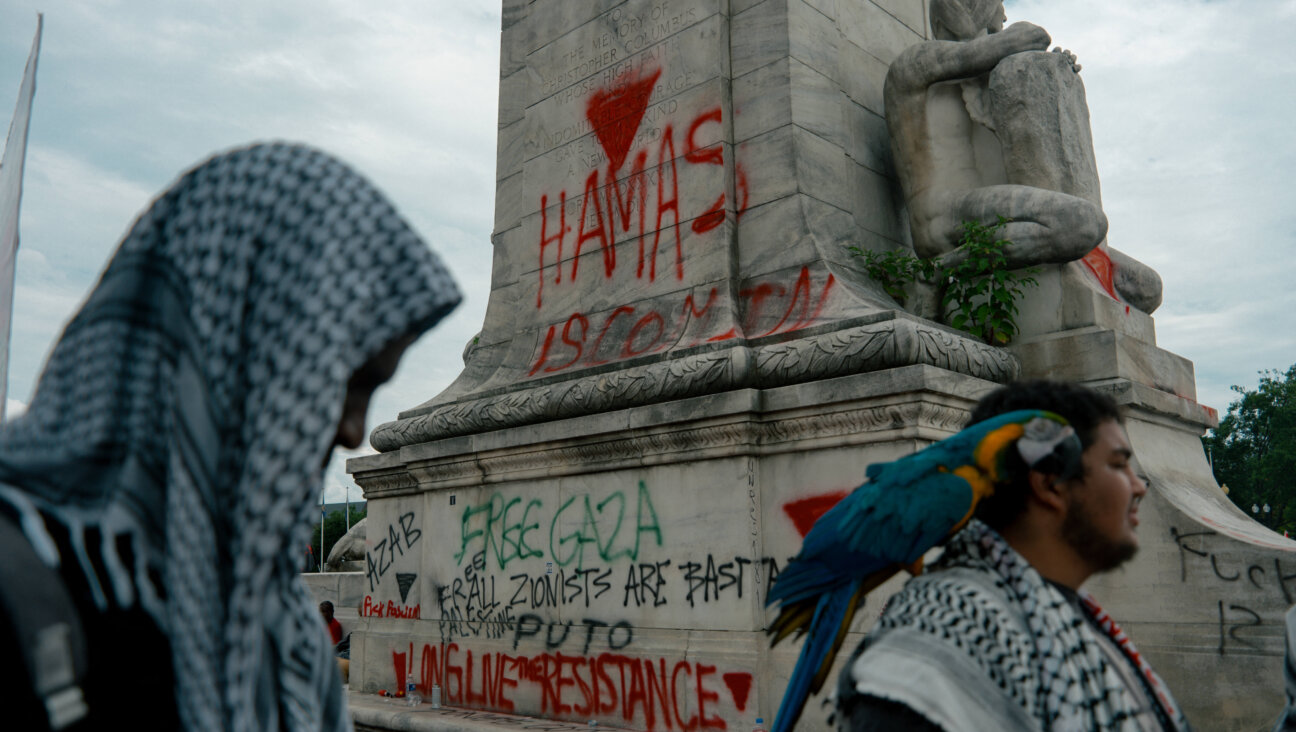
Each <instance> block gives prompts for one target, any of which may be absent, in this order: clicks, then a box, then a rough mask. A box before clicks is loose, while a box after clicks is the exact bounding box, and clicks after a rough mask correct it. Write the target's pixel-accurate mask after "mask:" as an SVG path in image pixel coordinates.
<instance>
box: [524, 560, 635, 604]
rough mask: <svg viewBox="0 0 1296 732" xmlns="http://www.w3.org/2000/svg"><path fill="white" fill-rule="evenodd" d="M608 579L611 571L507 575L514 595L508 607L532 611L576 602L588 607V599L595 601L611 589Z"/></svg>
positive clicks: (605, 569)
mask: <svg viewBox="0 0 1296 732" xmlns="http://www.w3.org/2000/svg"><path fill="white" fill-rule="evenodd" d="M610 576H612V570H611V569H610V568H592V569H570V570H569V569H560V570H558V573H557V574H547V573H546V574H539V575H535V576H532V575H529V574H526V573H525V572H524V573H521V574H514V575H510V576H509V582H512V583H513V594H512V595H511V596H510V597H509V601H508V604H509V607H514V606H517V605H522V606H523V607H526V608H528V609H531V610H536V609H539V608H542V607H559V606H562V605H573V604H578V603H580V604H583V605H584V606H585V607H589V606H590V600H592V599H593V600H597V599H598V598H600V597H602V596H603V593H605V592H607V591H608V590H611V589H612V583H611V582H609V581H608V577H610ZM591 585H592V586H591Z"/></svg>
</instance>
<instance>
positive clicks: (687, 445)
mask: <svg viewBox="0 0 1296 732" xmlns="http://www.w3.org/2000/svg"><path fill="white" fill-rule="evenodd" d="M967 417H968V411H967V408H966V407H962V406H958V405H953V404H949V403H945V402H944V401H931V400H927V399H921V398H920V399H918V400H913V401H904V402H898V403H884V404H878V403H871V404H863V405H860V404H856V405H850V406H847V407H846V408H843V409H839V410H837V411H833V412H827V413H822V412H818V413H814V414H804V413H801V411H800V410H796V411H795V413H793V412H790V411H789V412H784V413H782V414H773V415H769V414H759V413H754V412H751V411H742V412H737V413H732V414H728V415H717V416H716V417H715V418H708V419H706V420H705V424H700V423H699V422H698V421H697V420H693V421H690V422H687V423H677V424H674V425H669V426H654V427H644V428H640V429H638V430H634V431H632V433H631V434H629V435H626V436H619V437H613V438H609V437H608V436H605V435H591V436H589V437H584V438H577V439H575V440H572V439H562V440H549V441H539V442H532V441H529V440H526V438H525V437H522V436H521V435H519V444H516V445H514V446H510V447H504V448H500V449H495V450H490V451H485V452H457V453H455V454H450V455H445V456H442V457H438V458H433V459H430V460H420V461H414V462H412V463H411V464H410V465H409V466H408V468H407V469H408V471H409V472H404V471H402V472H400V473H392V472H390V469H384V470H383V471H381V472H377V473H376V474H369V473H365V472H359V473H357V474H356V480H357V482H359V483H360V484H361V485H362V486H363V487H364V489H365V496H366V497H368V498H374V497H378V496H380V495H388V496H390V495H399V494H406V493H415V492H417V491H419V490H420V489H421V487H427V486H435V487H454V486H457V485H470V484H471V485H480V484H482V483H489V482H498V481H505V480H517V479H524V478H526V477H528V476H530V475H536V476H547V477H552V476H554V475H575V474H581V473H585V472H589V471H591V470H609V469H619V468H623V467H630V466H635V465H642V464H644V463H657V464H659V463H674V462H689V461H695V460H697V459H698V458H699V457H703V458H705V457H712V456H714V457H732V456H735V455H759V454H762V453H767V452H782V451H785V450H788V449H796V448H797V446H798V445H800V444H803V443H805V442H809V441H817V440H825V439H828V440H833V441H840V442H841V443H842V444H864V443H869V442H880V441H886V440H893V439H895V437H896V433H897V432H899V431H908V432H910V433H914V434H923V433H926V434H929V435H932V436H933V437H936V436H940V435H947V434H951V433H953V432H956V431H958V430H959V429H961V428H962V427H963V426H964V424H965V423H966V421H967ZM617 434H619V435H625V433H624V432H619V433H617Z"/></svg>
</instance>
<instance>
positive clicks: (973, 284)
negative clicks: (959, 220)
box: [941, 216, 1039, 345]
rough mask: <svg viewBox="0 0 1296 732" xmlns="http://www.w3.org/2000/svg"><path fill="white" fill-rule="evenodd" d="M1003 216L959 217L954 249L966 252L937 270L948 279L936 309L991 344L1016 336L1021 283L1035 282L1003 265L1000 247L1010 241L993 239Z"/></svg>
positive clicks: (1006, 264)
mask: <svg viewBox="0 0 1296 732" xmlns="http://www.w3.org/2000/svg"><path fill="white" fill-rule="evenodd" d="M1008 221H1009V219H1006V218H1004V217H1003V216H1000V217H999V220H998V221H996V222H995V223H993V224H990V225H989V226H986V225H985V224H982V223H979V222H976V221H964V222H963V239H962V241H961V242H960V243H959V248H960V249H962V250H963V251H964V252H965V253H966V257H965V258H964V259H963V261H961V262H959V263H957V264H955V265H954V266H953V267H949V268H942V269H941V275H942V276H943V277H947V278H948V279H947V280H946V282H947V284H946V286H945V294H944V295H943V296H942V297H941V311H942V312H944V313H947V317H948V319H949V320H948V322H949V324H950V325H952V326H953V327H955V328H958V329H959V330H962V331H966V332H968V333H971V334H972V335H974V336H977V337H978V338H980V339H981V340H983V341H985V342H986V343H991V344H994V345H1004V344H1006V343H1008V342H1009V341H1011V340H1012V337H1013V336H1014V335H1017V333H1018V328H1017V312H1018V311H1017V300H1018V298H1020V297H1021V296H1022V293H1023V289H1022V288H1023V286H1024V285H1032V286H1033V285H1038V284H1039V282H1037V281H1036V280H1035V278H1034V277H1031V276H1030V275H1031V274H1033V272H1028V273H1027V274H1026V275H1025V276H1020V275H1017V274H1016V273H1014V272H1011V271H1009V270H1008V258H1007V256H1005V255H1004V248H1005V247H1007V246H1008V245H1009V244H1011V243H1012V242H1010V241H1007V240H1005V239H999V238H998V235H999V231H1000V229H1002V228H1003V227H1004V226H1005V225H1006V224H1007V223H1008Z"/></svg>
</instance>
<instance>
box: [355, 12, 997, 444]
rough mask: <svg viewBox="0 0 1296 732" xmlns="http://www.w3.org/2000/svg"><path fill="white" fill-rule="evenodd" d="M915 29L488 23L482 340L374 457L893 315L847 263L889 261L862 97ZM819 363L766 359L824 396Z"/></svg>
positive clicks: (576, 18) (724, 17) (692, 15)
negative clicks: (549, 396)
mask: <svg viewBox="0 0 1296 732" xmlns="http://www.w3.org/2000/svg"><path fill="white" fill-rule="evenodd" d="M924 17H925V10H924V8H923V7H922V3H921V2H920V0H886V1H885V2H875V1H874V0H850V1H849V2H847V1H845V0H843V1H841V2H838V1H837V0H814V1H810V0H759V1H757V2H728V1H725V2H722V1H721V0H616V1H614V0H600V1H599V2H589V3H585V2H582V3H569V2H563V1H562V0H536V2H529V3H514V4H510V5H509V6H508V7H507V8H506V12H505V13H504V22H503V28H502V36H501V53H500V108H499V138H498V145H497V172H496V175H497V192H496V210H495V213H496V215H495V232H494V234H493V236H492V237H491V242H492V245H493V249H494V265H493V273H492V283H491V293H490V301H489V304H488V306H487V316H486V320H485V322H484V323H483V325H482V330H481V332H480V333H479V334H478V335H477V336H476V337H475V338H474V340H473V342H472V343H471V344H470V345H469V347H468V348H466V350H465V366H464V370H463V372H462V374H461V375H460V377H459V379H457V380H456V382H455V383H454V384H453V385H452V386H451V387H450V388H449V389H447V390H446V391H445V392H443V393H442V394H438V395H436V396H433V397H432V398H431V399H429V400H428V401H427V402H425V403H423V404H421V405H417V406H414V407H412V408H411V409H409V410H407V411H406V412H404V413H402V414H401V416H400V419H399V420H398V422H396V423H393V424H390V425H385V426H383V427H381V428H380V429H379V433H378V434H379V437H378V438H377V439H376V440H375V442H374V444H375V445H378V446H380V449H383V450H389V449H393V447H394V446H398V445H400V444H405V443H404V442H403V441H404V440H406V439H407V438H410V439H412V438H417V439H435V438H437V437H444V436H448V434H449V433H438V432H436V429H437V428H436V427H435V426H432V427H429V425H428V420H427V419H423V420H422V426H421V427H420V428H419V429H414V428H413V425H412V424H411V423H410V421H411V420H416V419H420V418H422V417H426V415H428V414H429V413H431V412H436V411H438V410H440V412H441V413H442V414H443V416H444V417H446V419H444V420H441V421H442V422H462V421H463V420H462V419H461V418H462V417H464V416H465V415H466V416H468V417H470V419H469V421H470V422H472V423H474V424H479V425H487V424H490V425H505V424H509V421H508V415H510V414H514V413H516V414H518V415H519V419H518V421H517V422H515V423H523V422H534V421H537V420H538V419H541V418H552V417H556V416H567V415H569V414H572V413H573V411H572V410H573V409H577V408H579V409H587V410H597V409H604V408H610V407H614V406H617V405H618V402H616V401H615V400H600V399H593V398H586V397H581V398H579V399H576V400H569V401H568V403H567V407H565V408H563V409H559V410H556V411H555V410H549V411H544V410H541V411H539V412H537V411H536V410H527V409H521V410H513V409H509V408H504V407H502V406H501V402H500V398H501V397H502V396H504V395H508V394H514V395H516V398H515V399H513V400H512V401H510V402H508V403H509V404H514V403H523V402H526V403H534V402H536V401H537V399H538V398H539V396H540V394H539V392H541V391H544V390H546V389H549V390H550V391H552V388H553V387H552V385H553V384H555V383H556V382H561V381H569V382H572V383H571V384H570V385H569V386H568V387H564V388H563V389H564V392H565V393H567V392H578V393H582V394H584V393H588V392H589V390H590V389H591V388H592V387H593V385H595V384H598V383H602V381H601V380H604V379H607V378H615V379H616V380H617V381H618V382H620V381H624V380H625V379H627V378H629V379H631V380H635V381H638V382H640V383H649V382H644V379H643V377H642V376H641V374H643V373H644V372H645V371H652V370H653V369H657V370H665V371H666V372H669V374H670V376H669V378H668V381H669V382H670V388H664V386H665V385H666V383H667V382H663V381H660V380H657V381H652V380H651V379H650V380H649V381H650V382H651V383H654V384H659V385H662V387H663V388H657V390H656V391H655V392H654V391H651V390H644V389H638V390H637V391H636V396H635V401H634V403H647V402H652V401H654V400H656V401H662V400H669V399H673V398H679V397H681V396H689V395H693V394H698V393H703V392H705V391H706V390H708V389H713V388H733V387H735V386H742V385H748V384H752V383H754V382H752V381H751V378H750V376H749V372H750V369H747V368H746V367H745V366H744V365H743V363H746V362H754V361H757V360H759V359H760V358H762V356H760V355H759V354H757V353H756V352H754V351H753V350H752V349H753V348H754V347H755V343H756V341H758V340H759V339H762V338H768V337H771V336H774V335H778V336H779V337H780V338H782V339H785V340H786V339H789V338H794V337H800V338H801V340H804V341H805V343H804V344H803V345H804V347H805V348H809V349H811V350H815V349H822V348H824V347H830V346H831V343H830V342H829V341H825V340H823V339H822V338H821V336H822V335H823V334H824V333H825V332H827V331H831V330H839V331H842V332H843V333H846V332H848V331H850V330H851V329H852V328H855V327H856V326H857V325H858V322H857V321H858V319H859V318H861V317H870V316H876V317H889V316H888V315H887V313H889V312H891V311H893V310H894V309H895V303H894V302H892V301H891V300H890V298H888V297H887V296H886V295H885V294H884V293H883V292H882V291H881V289H880V288H879V287H878V286H877V285H876V284H875V283H873V282H871V281H870V280H869V279H868V278H867V277H866V276H865V275H864V274H863V271H862V268H861V265H860V263H859V261H858V260H857V259H856V258H854V257H852V256H851V255H850V254H849V253H848V252H847V250H846V248H847V247H849V246H858V247H861V248H865V249H880V250H886V249H895V248H897V247H902V246H905V239H906V230H905V226H906V225H905V223H904V216H903V215H902V212H901V205H902V204H901V198H900V196H899V193H898V191H899V185H898V183H897V181H896V179H895V172H894V170H893V162H892V158H891V154H890V151H889V143H888V132H887V130H886V126H885V124H884V122H883V117H882V115H883V111H884V110H883V108H882V85H883V79H884V78H885V74H886V64H887V63H888V62H889V61H890V60H891V59H893V58H894V57H895V56H896V54H898V53H899V52H900V50H902V49H903V48H904V47H906V46H908V45H910V44H912V43H915V42H917V41H920V40H922V39H923V38H924V37H925V35H924V34H925V31H924V30H923V28H925V26H924V25H923V22H924V21H923V18H924ZM941 338H946V339H952V340H953V341H958V340H959V339H960V338H962V336H959V335H955V334H943V335H942V336H941ZM816 339H817V340H816ZM836 342H839V343H840V344H841V345H842V346H843V347H845V348H848V349H849V348H851V347H852V343H853V342H854V341H853V339H852V338H850V337H843V338H841V339H838V341H836ZM718 350H724V351H726V352H727V353H729V354H731V355H735V356H736V357H738V359H739V361H740V362H742V363H740V364H739V365H738V366H737V367H736V370H734V373H735V374H737V375H736V376H735V377H734V378H730V379H729V380H728V381H726V382H725V383H724V384H721V383H719V382H716V381H714V380H713V379H712V376H711V371H710V370H709V369H706V368H698V367H697V365H696V362H698V361H701V362H707V363H709V362H710V360H711V359H710V357H709V355H708V354H712V353H715V352H716V351H718ZM957 350H960V351H966V352H973V351H978V346H977V344H976V343H974V342H972V341H969V342H968V343H967V344H960V345H958V346H957ZM844 358H845V357H844ZM985 358H988V359H989V360H990V361H995V362H998V361H1002V360H1003V357H1002V356H985V357H984V358H982V357H978V358H974V359H973V361H972V362H968V363H969V365H968V367H967V369H966V371H967V373H969V374H970V375H977V376H989V377H990V378H998V377H996V376H993V375H992V374H991V373H990V371H987V370H986V368H984V367H983V365H981V364H980V363H979V362H980V361H981V360H985ZM829 360H830V361H831V360H832V359H829ZM840 360H842V359H837V361H840ZM1008 360H1009V361H1010V360H1011V358H1009V359H1008ZM920 361H921V362H924V363H926V362H929V361H928V360H923V359H920ZM663 362H675V363H677V364H678V366H677V367H670V366H662V364H663ZM823 362H824V361H823V359H812V360H806V361H804V362H803V363H804V364H806V365H805V366H801V365H799V364H800V363H802V362H794V361H790V360H787V359H782V363H783V364H784V366H783V368H782V369H781V371H780V372H779V373H780V374H781V375H780V379H781V380H780V381H779V382H778V383H795V382H797V381H809V380H813V379H817V378H825V377H826V376H828V375H829V374H827V372H821V371H816V370H814V368H812V367H811V366H812V365H813V364H815V363H823ZM916 362H919V361H915V363H916ZM964 363H965V362H964V360H962V359H956V360H955V361H954V362H951V363H950V364H948V367H949V368H954V369H956V370H958V369H961V368H963V366H962V365H961V364H964ZM860 365H861V366H864V367H869V366H865V365H864V364H863V363H861V364H860ZM887 365H889V364H887ZM871 367H873V368H878V367H883V365H882V364H876V365H873V366H871ZM1014 368H1015V367H1013V366H1011V364H1008V365H1007V366H1006V367H1005V368H1000V366H999V365H995V366H994V367H993V368H992V369H991V370H992V371H993V370H996V369H997V370H998V373H999V374H1000V376H1003V375H1007V374H1010V373H1013V372H1014ZM618 370H619V371H624V372H626V373H627V374H628V376H624V377H622V376H617V377H610V376H608V374H609V373H610V372H613V371H618ZM679 382H692V383H691V384H688V383H679ZM773 383H774V382H767V384H769V385H772V384H773ZM600 388H601V387H600Z"/></svg>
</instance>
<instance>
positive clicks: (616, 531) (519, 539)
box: [454, 481, 662, 569]
mask: <svg viewBox="0 0 1296 732" xmlns="http://www.w3.org/2000/svg"><path fill="white" fill-rule="evenodd" d="M521 504H522V498H518V497H515V498H512V499H510V500H508V501H505V499H504V496H503V495H501V494H499V493H495V494H494V495H492V496H491V497H490V499H489V500H487V501H486V502H485V503H482V504H480V505H476V506H468V507H466V508H464V512H463V517H462V519H461V522H460V531H459V551H458V552H457V553H455V555H454V559H455V562H456V563H458V564H462V563H463V561H464V558H465V557H468V556H470V555H472V554H476V553H478V552H483V553H484V554H485V555H486V557H487V559H488V560H489V561H493V563H494V564H495V565H496V566H498V567H499V568H500V569H504V568H505V567H507V566H508V564H509V563H510V562H512V561H514V560H516V559H531V558H539V557H543V556H544V552H543V551H541V550H540V549H537V548H535V547H533V546H531V545H530V544H528V543H527V535H528V534H529V533H530V532H533V531H538V530H539V529H540V521H538V520H532V517H531V512H532V510H539V511H543V510H544V504H543V503H542V502H541V501H540V499H538V498H532V499H531V500H529V501H527V502H526V505H525V506H521ZM628 507H629V500H628V499H627V497H626V493H625V491H617V492H615V493H612V494H611V495H609V496H608V497H606V498H604V499H603V500H602V501H599V502H598V503H594V502H593V501H592V500H591V498H590V496H589V495H588V494H587V495H584V496H572V497H571V498H568V499H567V500H566V501H564V502H563V503H562V505H561V506H559V507H558V511H557V512H556V513H555V514H554V515H553V518H552V520H551V521H550V523H549V555H550V558H551V559H552V560H553V561H554V562H555V563H556V564H558V566H560V567H566V566H568V565H570V564H572V563H573V562H575V564H576V566H577V567H578V568H579V567H583V566H584V562H585V547H586V546H588V545H592V548H593V550H594V551H595V552H596V553H597V554H598V557H599V559H601V560H603V561H605V562H607V561H612V560H615V559H621V558H625V559H628V560H629V561H632V562H633V561H637V560H638V559H639V550H640V547H641V542H642V540H643V535H644V534H649V535H651V537H652V538H653V539H654V540H655V541H656V543H657V546H662V530H661V521H660V520H659V519H658V517H657V509H656V508H654V507H653V502H652V495H651V494H650V493H649V491H648V486H647V485H645V484H644V482H643V481H639V489H638V494H637V496H636V501H635V518H634V536H633V538H631V537H628V536H623V534H622V526H623V525H625V524H626V523H627V516H626V513H627V510H628ZM568 509H571V510H573V511H580V512H581V515H580V517H579V521H578V522H577V523H576V526H575V528H573V529H572V530H571V531H569V532H568V533H566V534H564V535H562V536H557V534H558V532H559V531H560V528H559V524H560V523H562V519H563V516H564V514H565V512H567V511H568ZM519 511H520V512H521V514H520V518H519ZM510 513H511V515H510ZM567 516H568V518H569V519H570V518H575V515H574V514H567ZM600 524H601V525H602V526H603V530H602V531H600V530H599V526H600Z"/></svg>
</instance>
